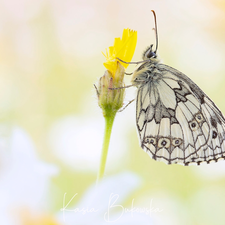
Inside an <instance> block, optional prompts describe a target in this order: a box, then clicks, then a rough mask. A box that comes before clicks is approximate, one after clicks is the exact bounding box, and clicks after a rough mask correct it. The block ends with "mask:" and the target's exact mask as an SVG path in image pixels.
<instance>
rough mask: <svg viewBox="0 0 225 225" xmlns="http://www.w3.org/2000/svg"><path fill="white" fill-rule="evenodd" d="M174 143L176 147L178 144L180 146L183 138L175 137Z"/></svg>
mask: <svg viewBox="0 0 225 225" xmlns="http://www.w3.org/2000/svg"><path fill="white" fill-rule="evenodd" d="M172 144H173V145H174V146H175V147H177V146H179V145H181V144H182V141H181V139H178V138H175V139H173V141H172Z"/></svg>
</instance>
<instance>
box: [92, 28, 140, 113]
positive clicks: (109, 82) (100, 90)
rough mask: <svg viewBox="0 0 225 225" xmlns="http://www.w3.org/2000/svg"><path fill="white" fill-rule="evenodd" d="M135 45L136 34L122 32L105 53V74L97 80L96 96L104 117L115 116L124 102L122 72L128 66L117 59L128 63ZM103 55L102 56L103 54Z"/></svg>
mask: <svg viewBox="0 0 225 225" xmlns="http://www.w3.org/2000/svg"><path fill="white" fill-rule="evenodd" d="M136 43H137V32H136V31H132V30H130V29H124V30H123V36H122V39H121V38H115V41H114V45H113V46H111V47H109V49H108V51H106V55H105V57H106V62H105V63H103V64H104V66H105V67H106V69H107V70H106V71H105V74H104V75H103V76H102V77H101V78H100V79H99V83H98V87H96V89H97V94H98V104H99V106H100V107H101V108H102V110H103V115H104V117H107V116H109V117H110V116H111V115H115V114H116V112H117V111H118V110H119V109H120V108H121V107H122V106H123V100H124V89H123V88H121V87H123V86H124V83H123V79H124V72H125V68H126V67H127V66H128V64H126V63H121V62H120V61H119V60H118V59H117V57H118V58H120V59H121V60H124V61H126V62H130V61H131V59H132V57H133V54H134V50H135V47H136ZM103 55H104V54H103Z"/></svg>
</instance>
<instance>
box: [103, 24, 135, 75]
mask: <svg viewBox="0 0 225 225" xmlns="http://www.w3.org/2000/svg"><path fill="white" fill-rule="evenodd" d="M136 43H137V31H133V30H130V29H128V28H127V29H124V30H123V36H122V39H121V38H115V41H114V45H113V46H110V47H109V49H108V51H107V50H106V54H104V53H103V55H104V56H105V57H106V62H105V63H103V65H104V66H105V68H106V69H108V70H109V71H110V72H111V73H112V76H113V77H114V76H115V73H116V70H117V67H118V63H117V62H118V59H117V58H120V59H122V60H123V61H126V62H130V61H131V59H132V57H133V55H134V51H135V47H136ZM120 63H121V62H120ZM121 64H122V65H123V66H124V67H125V68H127V66H128V64H126V63H121Z"/></svg>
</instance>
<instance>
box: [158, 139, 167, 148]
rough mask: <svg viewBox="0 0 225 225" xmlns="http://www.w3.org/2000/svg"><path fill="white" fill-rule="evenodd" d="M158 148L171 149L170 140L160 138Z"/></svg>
mask: <svg viewBox="0 0 225 225" xmlns="http://www.w3.org/2000/svg"><path fill="white" fill-rule="evenodd" d="M158 147H159V148H163V147H165V148H169V147H170V139H168V138H160V139H159V140H158Z"/></svg>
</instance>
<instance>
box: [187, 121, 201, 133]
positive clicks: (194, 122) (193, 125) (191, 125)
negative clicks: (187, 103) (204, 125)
mask: <svg viewBox="0 0 225 225" xmlns="http://www.w3.org/2000/svg"><path fill="white" fill-rule="evenodd" d="M189 126H190V128H191V130H193V131H195V130H197V129H198V128H199V125H198V123H197V122H196V121H195V120H193V121H191V122H190V123H189Z"/></svg>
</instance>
